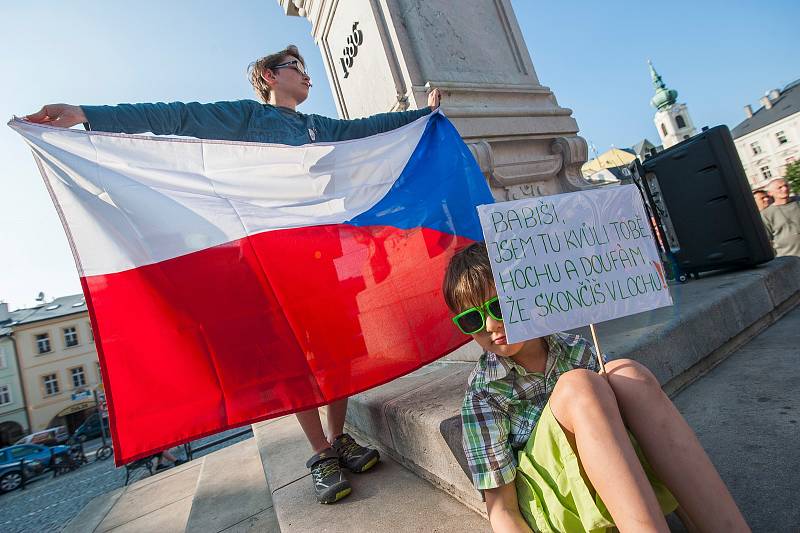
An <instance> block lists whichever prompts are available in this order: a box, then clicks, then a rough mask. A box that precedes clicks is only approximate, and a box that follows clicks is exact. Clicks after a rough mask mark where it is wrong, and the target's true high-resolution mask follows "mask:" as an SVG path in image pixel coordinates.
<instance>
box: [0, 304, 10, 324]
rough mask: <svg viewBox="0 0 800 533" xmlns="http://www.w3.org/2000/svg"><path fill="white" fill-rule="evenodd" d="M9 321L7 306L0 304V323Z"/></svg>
mask: <svg viewBox="0 0 800 533" xmlns="http://www.w3.org/2000/svg"><path fill="white" fill-rule="evenodd" d="M9 319H11V313H9V312H8V304H7V303H6V302H0V322H5V321H6V320H9Z"/></svg>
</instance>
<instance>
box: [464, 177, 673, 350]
mask: <svg viewBox="0 0 800 533" xmlns="http://www.w3.org/2000/svg"><path fill="white" fill-rule="evenodd" d="M478 214H479V215H480V219H481V226H482V227H483V235H484V238H485V240H486V246H487V248H488V250H489V258H490V261H491V263H492V274H493V275H494V282H495V285H496V287H497V293H498V295H499V296H500V305H501V308H502V310H503V318H504V324H505V332H506V337H507V338H508V340H509V342H520V341H523V340H527V339H532V338H536V337H541V336H543V335H548V334H550V333H553V332H556V331H563V330H566V329H572V328H576V327H580V326H585V325H587V324H593V323H598V322H602V321H604V320H610V319H612V318H618V317H621V316H626V315H632V314H634V313H640V312H642V311H648V310H650V309H655V308H657V307H663V306H667V305H672V298H671V297H670V294H669V290H668V289H667V284H666V280H665V277H664V270H663V268H662V265H661V261H660V259H659V256H658V251H657V249H656V245H655V242H654V241H653V235H652V232H651V230H650V225H649V224H648V220H647V216H646V215H645V210H644V206H643V205H642V200H641V197H640V196H639V191H638V190H637V189H636V186H634V185H624V186H620V187H614V188H607V189H602V190H591V191H582V192H574V193H567V194H558V195H554V196H545V197H538V198H528V199H524V200H516V201H513V202H502V203H497V204H490V205H482V206H479V207H478Z"/></svg>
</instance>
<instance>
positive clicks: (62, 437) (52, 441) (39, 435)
mask: <svg viewBox="0 0 800 533" xmlns="http://www.w3.org/2000/svg"><path fill="white" fill-rule="evenodd" d="M67 440H69V433H68V432H67V428H65V427H64V426H57V427H54V428H47V429H45V430H42V431H37V432H36V433H31V434H30V435H27V436H25V437H22V438H21V439H19V440H18V441H17V442H15V443H14V445H15V446H16V445H17V444H44V445H45V446H55V445H56V444H64V443H65V442H67Z"/></svg>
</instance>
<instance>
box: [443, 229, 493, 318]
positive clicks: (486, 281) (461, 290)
mask: <svg viewBox="0 0 800 533" xmlns="http://www.w3.org/2000/svg"><path fill="white" fill-rule="evenodd" d="M493 285H494V278H493V277H492V265H491V263H489V254H488V252H487V251H486V244H484V243H482V242H476V243H474V244H470V245H469V246H467V247H466V248H464V249H463V250H461V251H460V252H458V253H456V254H455V255H454V256H453V257H452V258H451V259H450V264H448V265H447V272H446V273H445V275H444V284H443V285H442V292H443V293H444V301H445V302H446V303H447V307H449V308H450V310H451V311H453V312H454V313H459V312H461V311H463V310H465V309H469V308H470V307H475V306H478V305H480V304H482V303H483V301H484V300H485V296H486V293H487V292H488V289H489V287H492V286H493Z"/></svg>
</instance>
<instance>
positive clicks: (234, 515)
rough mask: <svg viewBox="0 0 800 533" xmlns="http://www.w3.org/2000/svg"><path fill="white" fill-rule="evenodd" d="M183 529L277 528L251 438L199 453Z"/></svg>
mask: <svg viewBox="0 0 800 533" xmlns="http://www.w3.org/2000/svg"><path fill="white" fill-rule="evenodd" d="M186 531H187V532H188V533H194V532H197V533H216V532H220V531H225V532H233V531H237V532H245V531H253V532H255V531H263V532H268V531H280V530H279V529H278V526H277V522H276V519H275V512H274V509H273V506H272V498H271V495H270V490H269V486H268V485H267V480H266V477H265V474H264V469H263V467H262V465H261V457H260V455H259V451H258V447H257V446H256V441H255V439H247V440H244V441H242V442H239V443H236V444H233V445H232V446H229V447H227V448H223V449H222V450H219V451H217V452H214V453H211V454H209V455H207V456H205V457H203V464H202V467H201V470H200V475H199V477H198V480H197V487H196V490H195V493H194V498H193V499H192V506H191V512H190V514H189V519H188V522H187V524H186Z"/></svg>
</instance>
